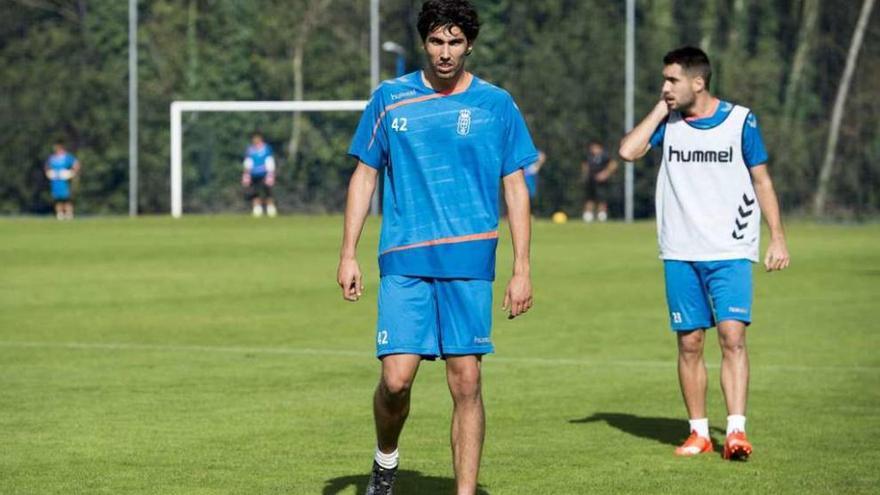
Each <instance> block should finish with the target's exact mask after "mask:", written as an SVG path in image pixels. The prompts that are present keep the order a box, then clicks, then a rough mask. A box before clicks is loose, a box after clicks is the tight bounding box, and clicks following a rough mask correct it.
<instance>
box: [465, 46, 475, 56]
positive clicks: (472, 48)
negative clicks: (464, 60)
mask: <svg viewBox="0 0 880 495" xmlns="http://www.w3.org/2000/svg"><path fill="white" fill-rule="evenodd" d="M473 51H474V45H472V44H470V43H468V47H467V50H466V51H465V52H464V55H465V56H469V55H470V54H471V52H473Z"/></svg>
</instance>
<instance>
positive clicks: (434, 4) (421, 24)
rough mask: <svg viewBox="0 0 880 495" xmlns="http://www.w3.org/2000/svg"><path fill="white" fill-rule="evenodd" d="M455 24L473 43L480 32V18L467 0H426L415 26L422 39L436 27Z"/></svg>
mask: <svg viewBox="0 0 880 495" xmlns="http://www.w3.org/2000/svg"><path fill="white" fill-rule="evenodd" d="M452 26H457V27H458V28H459V29H461V31H462V32H463V33H464V36H465V37H466V38H467V40H468V43H473V42H474V40H476V39H477V35H479V34H480V18H479V16H478V15H477V9H475V8H474V6H473V5H471V2H469V1H468V0H427V1H426V2H425V3H423V4H422V10H421V12H419V21H418V23H417V27H418V29H419V35H420V36H421V37H422V41H425V40H427V39H428V34H430V33H431V32H433V31H434V30H435V29H437V28H438V27H446V28H451V27H452Z"/></svg>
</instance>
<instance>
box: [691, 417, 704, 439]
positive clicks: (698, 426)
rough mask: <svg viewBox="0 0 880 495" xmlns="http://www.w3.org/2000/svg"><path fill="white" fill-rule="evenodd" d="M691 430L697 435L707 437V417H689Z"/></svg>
mask: <svg viewBox="0 0 880 495" xmlns="http://www.w3.org/2000/svg"><path fill="white" fill-rule="evenodd" d="M688 423H690V425H691V431H695V432H697V435H698V436H701V437H703V438H709V418H700V419H689V420H688Z"/></svg>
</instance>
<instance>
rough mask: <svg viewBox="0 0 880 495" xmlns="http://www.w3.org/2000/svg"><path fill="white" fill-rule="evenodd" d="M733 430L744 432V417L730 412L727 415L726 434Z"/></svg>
mask: <svg viewBox="0 0 880 495" xmlns="http://www.w3.org/2000/svg"><path fill="white" fill-rule="evenodd" d="M735 431H741V432H743V433H745V432H746V417H745V416H743V415H740V414H731V415H730V416H728V417H727V434H728V435H730V434H731V433H733V432H735Z"/></svg>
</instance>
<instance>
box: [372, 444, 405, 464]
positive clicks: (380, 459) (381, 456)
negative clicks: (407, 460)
mask: <svg viewBox="0 0 880 495" xmlns="http://www.w3.org/2000/svg"><path fill="white" fill-rule="evenodd" d="M399 458H400V454H399V453H398V452H397V449H394V452H392V453H390V454H385V453H383V452H382V451H381V450H379V447H376V457H375V459H376V464H378V465H379V466H381V467H382V469H392V468H396V467H397V462H398V460H399Z"/></svg>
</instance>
